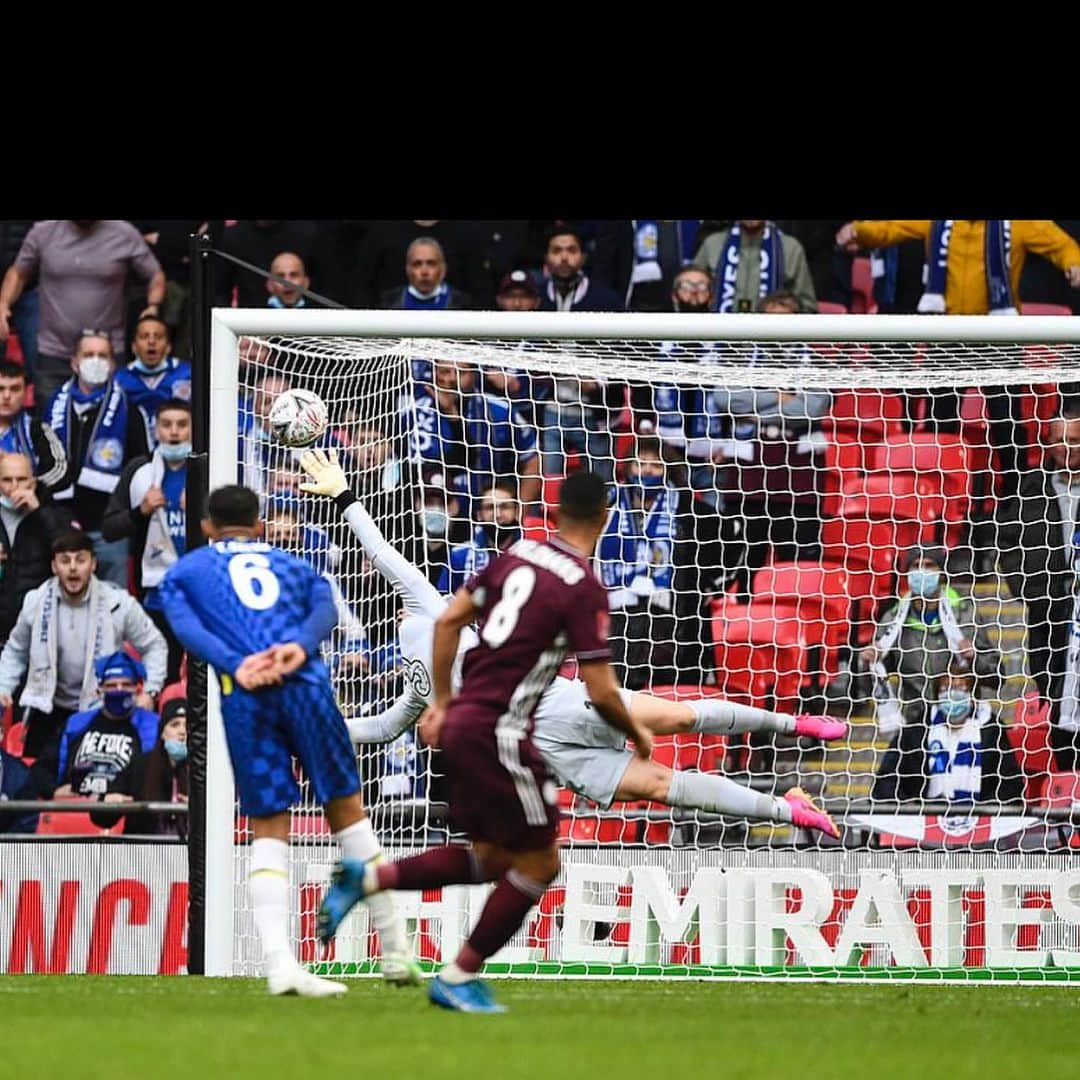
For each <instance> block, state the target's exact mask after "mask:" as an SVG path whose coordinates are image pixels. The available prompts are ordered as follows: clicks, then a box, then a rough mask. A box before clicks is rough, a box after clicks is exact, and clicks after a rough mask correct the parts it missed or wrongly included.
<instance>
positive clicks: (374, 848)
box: [334, 818, 409, 954]
mask: <svg viewBox="0 0 1080 1080" xmlns="http://www.w3.org/2000/svg"><path fill="white" fill-rule="evenodd" d="M334 839H335V840H337V842H338V843H339V844H340V845H341V854H342V855H344V856H345V858H346V859H356V860H358V861H361V862H365V863H367V866H366V868H365V870H364V885H365V891H366V887H367V882H368V880H369V879H370V878H373V877H374V875H375V866H376V864H378V863H379V862H380V861H381V860H382V857H383V851H382V845H381V844H380V843H379V840H378V837H377V836H376V835H375V830H374V829H373V828H372V827H371V818H364V819H363V821H357V822H355V823H354V824H352V825H350V826H348V828H345V829H342V830H341V832H339V833H335V834H334ZM367 906H368V911H370V912H371V921H372V922H373V923H374V924H375V929H376V930H378V932H379V940H380V941H381V942H382V951H383V953H384V954H386V953H403V952H408V951H409V939H408V937H407V936H406V934H405V920H404V919H403V918H402V917H401V912H400V911H399V910H398V906H397V901H396V900H395V899H394V895H393V893H389V892H380V893H376V894H375V895H371V894H370V893H369V895H368V898H367Z"/></svg>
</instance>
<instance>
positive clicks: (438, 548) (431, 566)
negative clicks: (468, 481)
mask: <svg viewBox="0 0 1080 1080" xmlns="http://www.w3.org/2000/svg"><path fill="white" fill-rule="evenodd" d="M442 481H443V477H442V476H441V475H440V474H438V473H434V474H432V473H429V474H428V478H427V482H426V484H425V486H424V489H423V495H422V496H421V497H420V498H419V499H418V500H417V502H418V504H419V505H418V507H417V511H418V513H419V515H420V523H421V526H422V528H423V534H424V542H423V558H422V564H423V567H424V573H425V574H426V576H427V579H428V581H430V582H431V584H432V585H434V586H435V587H436V588H438V585H439V582H440V581H441V580H442V576H443V574H444V573H446V572H447V568H448V567H449V565H450V548H451V546H452V545H454V544H457V543H461V542H463V541H464V540H465V539H467V537H466V536H465V535H464V531H465V530H464V529H463V527H462V525H463V523H462V522H461V520H460V515H461V501H462V500H461V497H460V496H459V495H458V494H457V493H456V492H454V491H453V490H449V491H448V490H447V489H446V488H445V487H444V486H443V483H442Z"/></svg>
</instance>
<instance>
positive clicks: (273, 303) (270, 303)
mask: <svg viewBox="0 0 1080 1080" xmlns="http://www.w3.org/2000/svg"><path fill="white" fill-rule="evenodd" d="M266 306H267V307H272V308H286V309H287V310H289V311H293V310H295V309H296V308H302V307H307V304H305V303H304V298H303V297H302V296H301V297H300V299H299V300H297V301H296V303H295V304H286V303H285V301H284V300H282V299H281V297H280V296H271V297H270V299H269V300H267V301H266Z"/></svg>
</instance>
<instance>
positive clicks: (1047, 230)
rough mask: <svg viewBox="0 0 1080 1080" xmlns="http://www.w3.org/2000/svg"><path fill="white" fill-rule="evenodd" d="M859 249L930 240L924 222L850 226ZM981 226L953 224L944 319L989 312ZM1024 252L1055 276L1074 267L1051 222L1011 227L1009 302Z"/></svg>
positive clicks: (1067, 242)
mask: <svg viewBox="0 0 1080 1080" xmlns="http://www.w3.org/2000/svg"><path fill="white" fill-rule="evenodd" d="M854 224H855V235H856V237H857V239H858V242H859V247H862V248H877V247H889V246H890V245H892V244H899V243H900V242H901V241H902V240H922V241H923V243H924V244H927V243H929V240H930V226H931V225H932V224H933V222H930V221H856V222H855V223H854ZM985 234H986V222H985V221H955V222H954V223H953V230H952V236H951V237H950V238H949V260H948V263H947V264H946V266H945V311H946V312H947V313H948V314H949V315H985V314H986V313H987V312H988V311H989V310H990V295H989V293H988V292H987V289H986V235H985ZM1029 251H1033V252H1035V254H1036V255H1042V256H1044V257H1045V258H1047V259H1049V260H1050V261H1051V262H1052V263H1053V264H1054V265H1055V266H1056V267H1058V268H1059V269H1060V270H1065V269H1066V267H1069V266H1080V244H1077V242H1076V241H1075V240H1074V239H1073V238H1072V237H1071V236H1069V234H1068V233H1067V232H1065V230H1064V229H1061V228H1059V227H1058V226H1057V225H1055V224H1054V223H1053V222H1052V221H1013V223H1012V244H1011V248H1010V255H1009V278H1010V280H1011V283H1012V291H1013V296H1015V297H1017V300H1018V302H1019V296H1020V273H1021V271H1022V270H1023V269H1024V260H1025V259H1026V258H1027V254H1028V252H1029Z"/></svg>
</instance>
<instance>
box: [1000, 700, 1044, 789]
mask: <svg viewBox="0 0 1080 1080" xmlns="http://www.w3.org/2000/svg"><path fill="white" fill-rule="evenodd" d="M1007 733H1008V738H1009V744H1010V745H1011V746H1012V748H1013V750H1014V751H1015V752H1016V760H1017V762H1018V763H1019V765H1020V768H1021V770H1022V771H1023V773H1024V797H1025V799H1027V800H1028V802H1037V801H1038V800H1039V799H1041V798H1042V797H1043V795H1044V794H1045V792H1046V787H1047V782H1048V781H1049V778H1050V774H1051V772H1052V771H1053V769H1054V751H1053V749H1052V746H1051V742H1050V706H1049V704H1048V703H1047V702H1045V701H1043V700H1042V699H1041V698H1040V697H1039V693H1038V691H1036V690H1029V691H1028V692H1027V693H1026V694H1025V695H1024V696H1023V697H1022V698H1020V699H1019V700H1018V701H1017V702H1016V712H1015V714H1014V718H1013V722H1012V724H1011V725H1010V726H1009V728H1008V729H1007Z"/></svg>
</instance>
